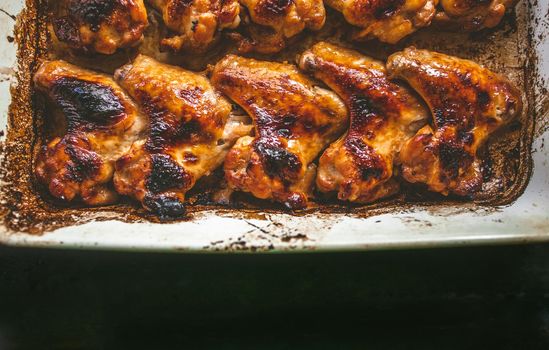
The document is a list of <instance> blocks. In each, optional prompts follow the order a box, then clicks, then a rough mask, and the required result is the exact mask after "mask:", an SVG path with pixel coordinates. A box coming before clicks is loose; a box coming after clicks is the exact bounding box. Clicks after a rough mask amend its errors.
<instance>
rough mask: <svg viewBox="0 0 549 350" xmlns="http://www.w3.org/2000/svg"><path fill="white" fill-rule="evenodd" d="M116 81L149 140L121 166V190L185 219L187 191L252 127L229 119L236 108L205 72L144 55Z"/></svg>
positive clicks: (156, 209) (167, 215)
mask: <svg viewBox="0 0 549 350" xmlns="http://www.w3.org/2000/svg"><path fill="white" fill-rule="evenodd" d="M115 79H116V80H117V81H118V82H119V83H120V85H121V86H122V87H123V88H124V89H125V90H126V91H128V93H129V94H130V96H131V97H132V98H133V99H134V100H135V101H136V102H137V103H138V105H139V106H140V107H141V109H142V110H143V112H144V113H146V114H147V116H148V117H149V129H148V133H149V134H148V137H146V138H145V139H143V140H140V141H137V142H135V143H134V144H133V146H132V148H131V149H130V151H129V152H128V153H127V154H125V155H124V156H123V157H121V158H120V159H119V160H118V161H117V162H116V174H115V177H114V185H115V187H116V190H117V191H118V192H119V193H121V194H124V195H128V196H131V197H133V198H135V199H137V200H139V201H140V202H141V203H142V204H143V206H144V207H145V208H147V209H148V210H150V211H153V212H156V213H157V214H159V215H160V216H161V217H164V218H170V217H177V216H180V215H182V214H184V212H185V205H184V201H185V194H186V192H187V191H188V190H190V189H191V188H192V187H193V186H194V185H195V183H196V181H197V180H198V179H200V178H201V177H203V176H206V175H208V174H210V173H211V172H212V171H213V170H215V169H216V168H218V167H219V166H220V165H221V164H222V163H223V159H224V157H225V155H226V153H227V151H228V150H229V148H230V147H231V146H232V145H233V144H234V142H235V141H236V139H237V138H239V137H241V136H243V135H245V134H247V133H249V132H250V130H251V127H250V126H249V125H243V124H242V122H240V121H239V120H236V119H230V115H231V105H230V104H229V102H227V101H226V100H225V99H224V98H223V97H221V96H220V95H219V94H218V93H217V92H216V91H215V90H214V89H213V88H212V85H211V84H210V82H209V81H208V79H206V77H204V76H202V75H200V74H197V73H193V72H190V71H187V70H184V69H182V68H178V67H174V66H169V65H166V64H162V63H160V62H157V61H155V60H153V59H152V58H149V57H146V56H142V55H140V56H138V57H137V58H136V60H135V61H134V62H133V63H131V64H128V65H126V66H124V67H122V68H121V69H120V70H118V71H117V72H116V73H115Z"/></svg>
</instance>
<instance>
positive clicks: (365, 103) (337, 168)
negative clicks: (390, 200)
mask: <svg viewBox="0 0 549 350" xmlns="http://www.w3.org/2000/svg"><path fill="white" fill-rule="evenodd" d="M299 65H300V67H301V68H302V69H303V70H305V71H307V72H310V73H312V74H314V76H315V77H316V78H318V79H319V80H322V81H323V82H324V83H326V85H328V86H329V87H330V88H331V89H332V90H334V91H335V92H336V93H337V94H338V95H339V96H340V97H341V98H342V99H343V101H345V104H346V106H347V110H348V111H349V113H350V117H351V123H350V128H349V131H348V132H347V133H346V134H345V135H344V136H342V137H341V138H340V139H339V140H337V141H336V142H335V143H333V144H332V145H331V146H330V147H329V148H328V149H327V150H326V151H325V152H324V154H323V155H322V157H321V158H320V162H319V167H318V175H317V179H316V183H317V186H318V189H319V190H320V191H322V192H337V193H338V198H339V199H340V200H346V201H351V202H357V203H367V202H372V201H375V200H377V199H380V198H383V197H387V196H389V195H391V194H394V193H395V192H396V191H397V190H398V189H399V185H398V182H397V181H396V180H395V177H394V175H395V174H394V171H393V166H394V162H395V157H396V156H397V154H398V152H399V150H400V148H401V146H402V145H403V144H404V142H406V140H407V139H409V138H410V137H412V136H414V135H415V133H416V132H417V130H418V129H419V128H420V127H422V126H423V125H425V123H426V122H427V119H428V111H427V110H426V109H425V107H423V105H422V104H421V103H420V101H418V99H417V98H415V97H414V95H412V94H411V93H410V91H409V90H408V89H407V88H405V87H403V86H401V85H399V84H396V83H393V82H390V81H389V79H388V77H387V74H386V71H385V65H384V64H383V63H382V62H378V61H376V60H373V59H371V58H369V57H365V56H363V55H361V54H359V53H358V52H355V51H351V50H348V49H344V48H342V47H339V46H335V45H332V44H328V43H323V42H321V43H318V44H316V45H315V46H313V47H312V48H311V49H310V50H309V51H306V52H305V53H304V54H303V55H302V56H301V58H300V60H299Z"/></svg>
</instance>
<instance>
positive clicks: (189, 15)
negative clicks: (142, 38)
mask: <svg viewBox="0 0 549 350" xmlns="http://www.w3.org/2000/svg"><path fill="white" fill-rule="evenodd" d="M148 1H149V3H150V4H151V5H152V6H153V7H155V8H156V9H157V10H158V11H160V12H161V13H162V18H163V20H164V23H165V24H166V27H168V28H169V29H170V30H171V31H173V32H174V33H176V35H175V36H173V37H170V38H166V39H163V40H162V43H161V46H162V47H163V48H167V49H170V50H171V51H175V52H179V51H182V50H188V51H191V52H203V51H205V50H207V49H208V47H209V46H210V45H211V44H212V43H213V42H214V41H215V39H216V38H217V37H218V35H217V34H218V32H219V31H220V30H222V29H224V28H236V27H237V26H238V25H239V24H240V5H239V3H238V1H237V0H148Z"/></svg>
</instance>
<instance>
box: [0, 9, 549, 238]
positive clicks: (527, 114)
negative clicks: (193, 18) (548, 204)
mask: <svg viewBox="0 0 549 350" xmlns="http://www.w3.org/2000/svg"><path fill="white" fill-rule="evenodd" d="M26 5H27V6H26V9H25V10H24V11H23V13H22V14H20V15H19V17H18V20H17V26H16V31H15V33H16V35H15V40H16V41H17V43H18V45H19V51H18V65H19V67H18V70H17V82H18V83H17V85H16V86H14V87H13V89H12V92H11V93H12V104H11V106H10V110H9V127H8V133H7V135H6V138H5V140H4V141H3V142H2V144H1V153H0V156H1V157H0V169H1V170H0V181H2V183H3V185H2V186H1V187H0V201H1V202H2V205H1V207H0V216H1V219H2V220H3V222H4V225H5V226H6V227H7V228H8V229H9V230H12V231H19V232H28V233H33V234H40V233H42V232H45V231H50V230H53V229H56V228H60V227H64V226H69V225H74V224H81V223H86V222H89V221H93V220H96V221H97V220H110V219H117V220H121V221H126V222H144V221H152V222H160V219H159V218H158V217H157V216H155V215H153V214H150V213H148V212H146V211H145V210H143V209H142V208H141V207H140V206H139V205H138V204H137V203H134V202H132V201H130V200H127V199H123V200H122V202H120V203H119V204H116V205H112V206H108V207H101V208H89V207H85V206H84V205H82V204H78V203H75V204H71V205H68V204H65V203H61V202H59V201H57V200H55V199H53V198H52V197H51V196H50V195H49V194H48V193H47V191H46V190H45V189H44V188H43V187H42V186H40V185H39V184H37V182H36V181H35V179H34V175H33V159H34V157H35V155H36V152H37V150H38V148H39V147H40V145H41V144H42V142H43V140H44V139H47V138H48V137H47V136H46V134H47V128H46V126H45V125H44V121H45V120H46V119H47V115H48V112H49V109H48V108H46V104H45V103H44V101H43V99H42V98H41V97H40V96H39V95H38V94H35V92H34V89H33V87H32V76H33V74H34V72H35V71H36V69H37V66H38V64H39V62H40V60H42V59H44V58H56V57H62V58H63V59H65V60H68V61H70V62H71V63H76V64H78V65H80V66H83V67H86V68H91V69H96V70H100V71H104V72H108V73H112V72H113V71H114V69H115V68H117V67H119V66H121V65H123V64H125V63H127V62H128V61H129V60H131V58H132V57H134V56H135V55H136V54H137V53H138V51H139V52H140V53H144V54H147V55H150V56H154V57H156V58H157V59H159V60H161V61H163V62H167V63H171V64H178V65H181V66H184V67H186V68H189V69H192V70H201V69H204V68H206V67H207V65H208V64H212V63H214V62H216V61H217V60H218V59H219V58H220V57H222V56H223V55H225V54H226V53H228V52H232V51H233V50H234V48H233V47H234V45H230V41H229V40H222V41H221V44H220V45H219V46H218V47H216V48H214V49H213V50H212V51H211V52H210V53H209V54H208V55H206V56H205V57H203V58H202V59H200V60H197V59H196V58H193V57H185V56H173V55H168V54H165V53H160V52H159V50H158V42H159V40H158V36H159V35H160V32H161V31H162V29H161V28H162V27H161V26H160V27H158V26H156V25H152V26H151V27H150V28H149V29H148V30H147V32H146V37H145V42H144V43H143V45H141V47H140V48H139V49H133V50H129V51H123V52H120V53H119V54H117V55H113V56H109V57H107V56H99V57H97V56H96V57H91V58H90V57H86V58H83V57H79V56H77V55H74V54H72V53H70V52H69V51H67V50H66V49H65V48H63V47H62V46H61V45H59V43H56V42H55V40H54V38H53V37H52V36H51V35H50V30H51V28H49V27H48V24H47V23H48V20H47V19H48V11H49V10H48V8H49V7H48V3H47V2H46V1H45V0H43V1H40V0H27V1H26ZM528 6H529V5H528V4H519V6H518V7H517V9H516V10H515V11H513V12H512V13H509V14H508V15H507V16H506V19H505V20H504V21H503V22H502V23H501V24H500V25H499V26H498V27H497V28H494V29H489V30H484V31H482V32H481V33H475V34H464V33H444V34H443V35H441V34H440V32H439V31H436V30H430V29H424V30H421V31H419V32H418V33H415V34H413V35H411V36H410V37H408V38H406V39H404V40H403V41H402V42H400V43H399V44H397V45H387V44H382V43H378V42H369V43H362V44H360V45H357V46H354V48H355V49H357V50H359V51H361V52H363V53H365V54H367V55H370V56H372V57H374V58H377V59H385V58H386V57H387V56H388V55H389V54H391V53H393V52H395V51H397V50H401V49H403V48H404V47H407V46H410V45H414V46H416V47H419V48H425V49H430V50H435V51H441V52H444V53H447V54H452V55H456V56H459V57H464V58H470V59H472V60H475V61H477V62H480V63H481V64H484V65H486V66H487V67H488V68H490V69H493V70H494V71H497V72H499V73H501V74H503V75H506V76H508V77H509V78H510V79H511V81H513V83H514V84H515V85H516V86H518V87H519V88H520V90H521V91H523V100H524V104H525V108H524V111H523V114H522V116H521V117H520V118H519V119H518V120H517V121H516V122H515V123H513V124H511V125H510V126H509V127H507V128H506V129H504V130H502V131H501V132H499V133H498V134H497V135H494V136H493V137H492V138H491V140H492V141H491V143H490V144H489V145H487V147H486V148H485V149H484V150H483V154H484V158H485V159H486V162H485V164H484V176H485V180H486V182H485V184H484V185H483V189H482V191H481V192H480V193H479V194H478V195H477V196H476V197H475V198H456V197H444V196H441V195H439V194H436V193H430V192H428V191H426V190H425V188H422V187H421V186H417V185H410V184H403V188H402V191H401V192H400V193H399V194H398V195H396V196H394V197H392V198H388V199H386V200H383V201H379V202H376V203H374V204H370V205H353V204H346V203H340V202H337V201H336V200H335V198H334V197H332V196H327V195H321V194H318V196H317V199H316V201H315V202H314V203H313V207H312V208H310V209H308V210H304V211H298V212H288V211H286V210H285V209H284V208H283V207H281V206H278V205H276V204H272V203H268V202H265V201H260V200H257V199H255V198H253V197H251V196H249V195H246V194H237V195H236V196H234V198H233V201H232V203H231V204H230V205H224V206H220V205H218V204H215V203H213V201H212V196H213V193H214V192H215V189H216V186H219V185H220V183H221V182H222V181H221V179H222V174H221V172H217V173H216V174H214V175H212V176H211V177H209V178H206V179H202V180H201V181H200V182H199V183H198V184H197V187H196V188H195V189H193V190H192V191H190V192H189V194H188V196H189V200H188V201H189V204H188V207H187V214H186V216H185V217H184V218H181V219H180V220H193V218H194V217H196V216H199V215H197V214H199V213H201V212H204V211H209V210H215V211H216V214H217V215H227V216H236V217H241V218H243V219H246V218H250V219H254V218H257V217H264V216H265V214H267V215H268V214H269V213H290V214H292V215H298V216H305V215H317V216H322V217H327V218H333V219H337V217H338V216H340V215H346V216H355V217H366V216H372V215H377V214H381V213H390V212H396V211H398V212H402V211H408V210H410V211H411V210H412V209H413V208H416V207H426V208H428V209H430V210H433V211H436V212H439V213H443V212H444V213H447V212H448V211H450V212H456V211H474V212H478V213H483V212H491V211H493V210H497V207H498V206H501V205H506V204H509V203H511V202H513V201H514V200H515V199H516V198H518V197H519V196H520V194H521V193H522V192H523V190H524V188H525V187H526V184H527V182H528V179H529V177H530V175H531V169H532V160H531V145H532V140H533V137H534V122H535V121H536V122H537V123H545V125H547V113H543V111H545V112H546V111H547V109H548V108H547V106H548V102H547V96H546V94H545V98H544V99H543V98H542V97H543V94H541V96H540V94H539V87H537V89H536V87H535V86H533V85H532V84H533V82H534V81H535V79H534V77H535V75H536V74H538V72H537V71H536V69H537V62H536V61H535V57H536V56H535V54H534V53H533V49H532V40H533V33H529V32H528V29H527V21H528V20H529V18H528V17H529V12H528V11H529V10H528ZM154 16H155V15H154V13H153V12H151V23H157V20H156V18H154ZM159 28H160V29H159ZM347 29H348V28H347V25H346V24H345V23H344V21H342V19H341V15H340V14H338V13H336V12H334V11H330V10H328V22H327V24H326V26H325V28H324V29H323V30H322V31H320V32H319V33H316V34H315V35H313V34H311V33H304V34H302V35H301V36H299V38H296V39H295V42H294V43H293V44H291V45H288V49H287V50H285V51H283V52H281V53H280V54H278V55H276V56H274V57H269V59H271V60H277V61H288V62H294V60H295V57H296V55H297V54H299V53H301V52H303V51H304V50H305V49H306V48H308V47H310V46H311V45H312V44H313V43H315V42H317V41H320V40H327V41H331V42H334V43H338V44H340V45H343V46H350V45H349V43H348V42H347V41H343V42H342V41H341V38H342V36H344V35H345V34H346V32H347ZM517 48H518V51H517ZM252 56H253V55H252ZM255 57H256V58H260V59H261V58H262V59H265V58H266V57H265V56H259V55H257V56H255ZM98 62H99V63H98ZM536 90H537V91H538V95H537V100H536V95H535V91H536ZM536 103H537V105H536ZM532 106H536V107H537V108H532ZM538 129H539V128H538ZM452 208H454V209H452ZM287 239H288V240H296V241H302V240H306V239H307V238H306V237H293V236H291V233H289V234H288V238H287ZM233 243H234V245H235V246H238V245H239V244H241V243H239V242H236V241H235V242H233ZM213 245H214V246H213V247H210V248H213V249H215V244H213Z"/></svg>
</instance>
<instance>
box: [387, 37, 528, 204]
mask: <svg viewBox="0 0 549 350" xmlns="http://www.w3.org/2000/svg"><path fill="white" fill-rule="evenodd" d="M387 70H388V72H389V74H390V75H391V77H393V78H398V79H404V80H405V81H407V82H408V83H409V84H410V85H411V86H412V88H413V89H415V90H416V91H417V92H418V93H419V94H420V95H421V96H422V97H423V99H424V100H425V101H426V102H427V104H428V105H429V107H430V109H431V112H432V115H433V125H432V126H431V125H427V126H425V127H423V128H422V129H420V130H419V131H418V133H417V134H416V136H415V137H413V138H412V139H410V140H409V141H408V142H407V143H406V144H405V145H404V146H403V148H402V150H401V152H400V160H401V162H402V174H403V176H404V178H405V179H406V180H408V181H410V182H418V183H424V184H426V185H427V186H428V187H429V189H430V190H432V191H436V192H440V193H442V194H448V193H454V194H457V195H461V196H467V195H472V194H474V193H475V192H477V191H478V190H479V189H481V186H482V182H483V177H482V173H481V160H480V159H479V157H478V155H477V151H478V149H479V147H481V146H482V145H483V144H484V143H485V142H486V140H487V139H488V137H489V136H490V134H492V133H493V132H494V131H495V130H497V129H498V128H500V127H501V126H503V125H505V124H507V123H508V122H509V121H510V120H512V119H513V118H515V117H516V116H518V115H519V114H520V112H521V108H522V103H521V95H520V92H519V91H518V90H517V89H516V88H515V87H514V86H513V85H512V84H511V83H510V82H509V81H508V80H507V79H505V78H503V77H501V76H499V75H497V74H495V73H493V72H491V71H489V70H488V69H486V68H483V67H481V66H480V65H478V64H476V63H474V62H472V61H469V60H464V59H459V58H457V57H452V56H447V55H444V54H441V53H436V52H429V51H425V50H417V49H415V48H408V49H406V50H404V51H402V52H398V53H395V54H394V55H392V56H391V57H390V58H389V60H388V62H387Z"/></svg>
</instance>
